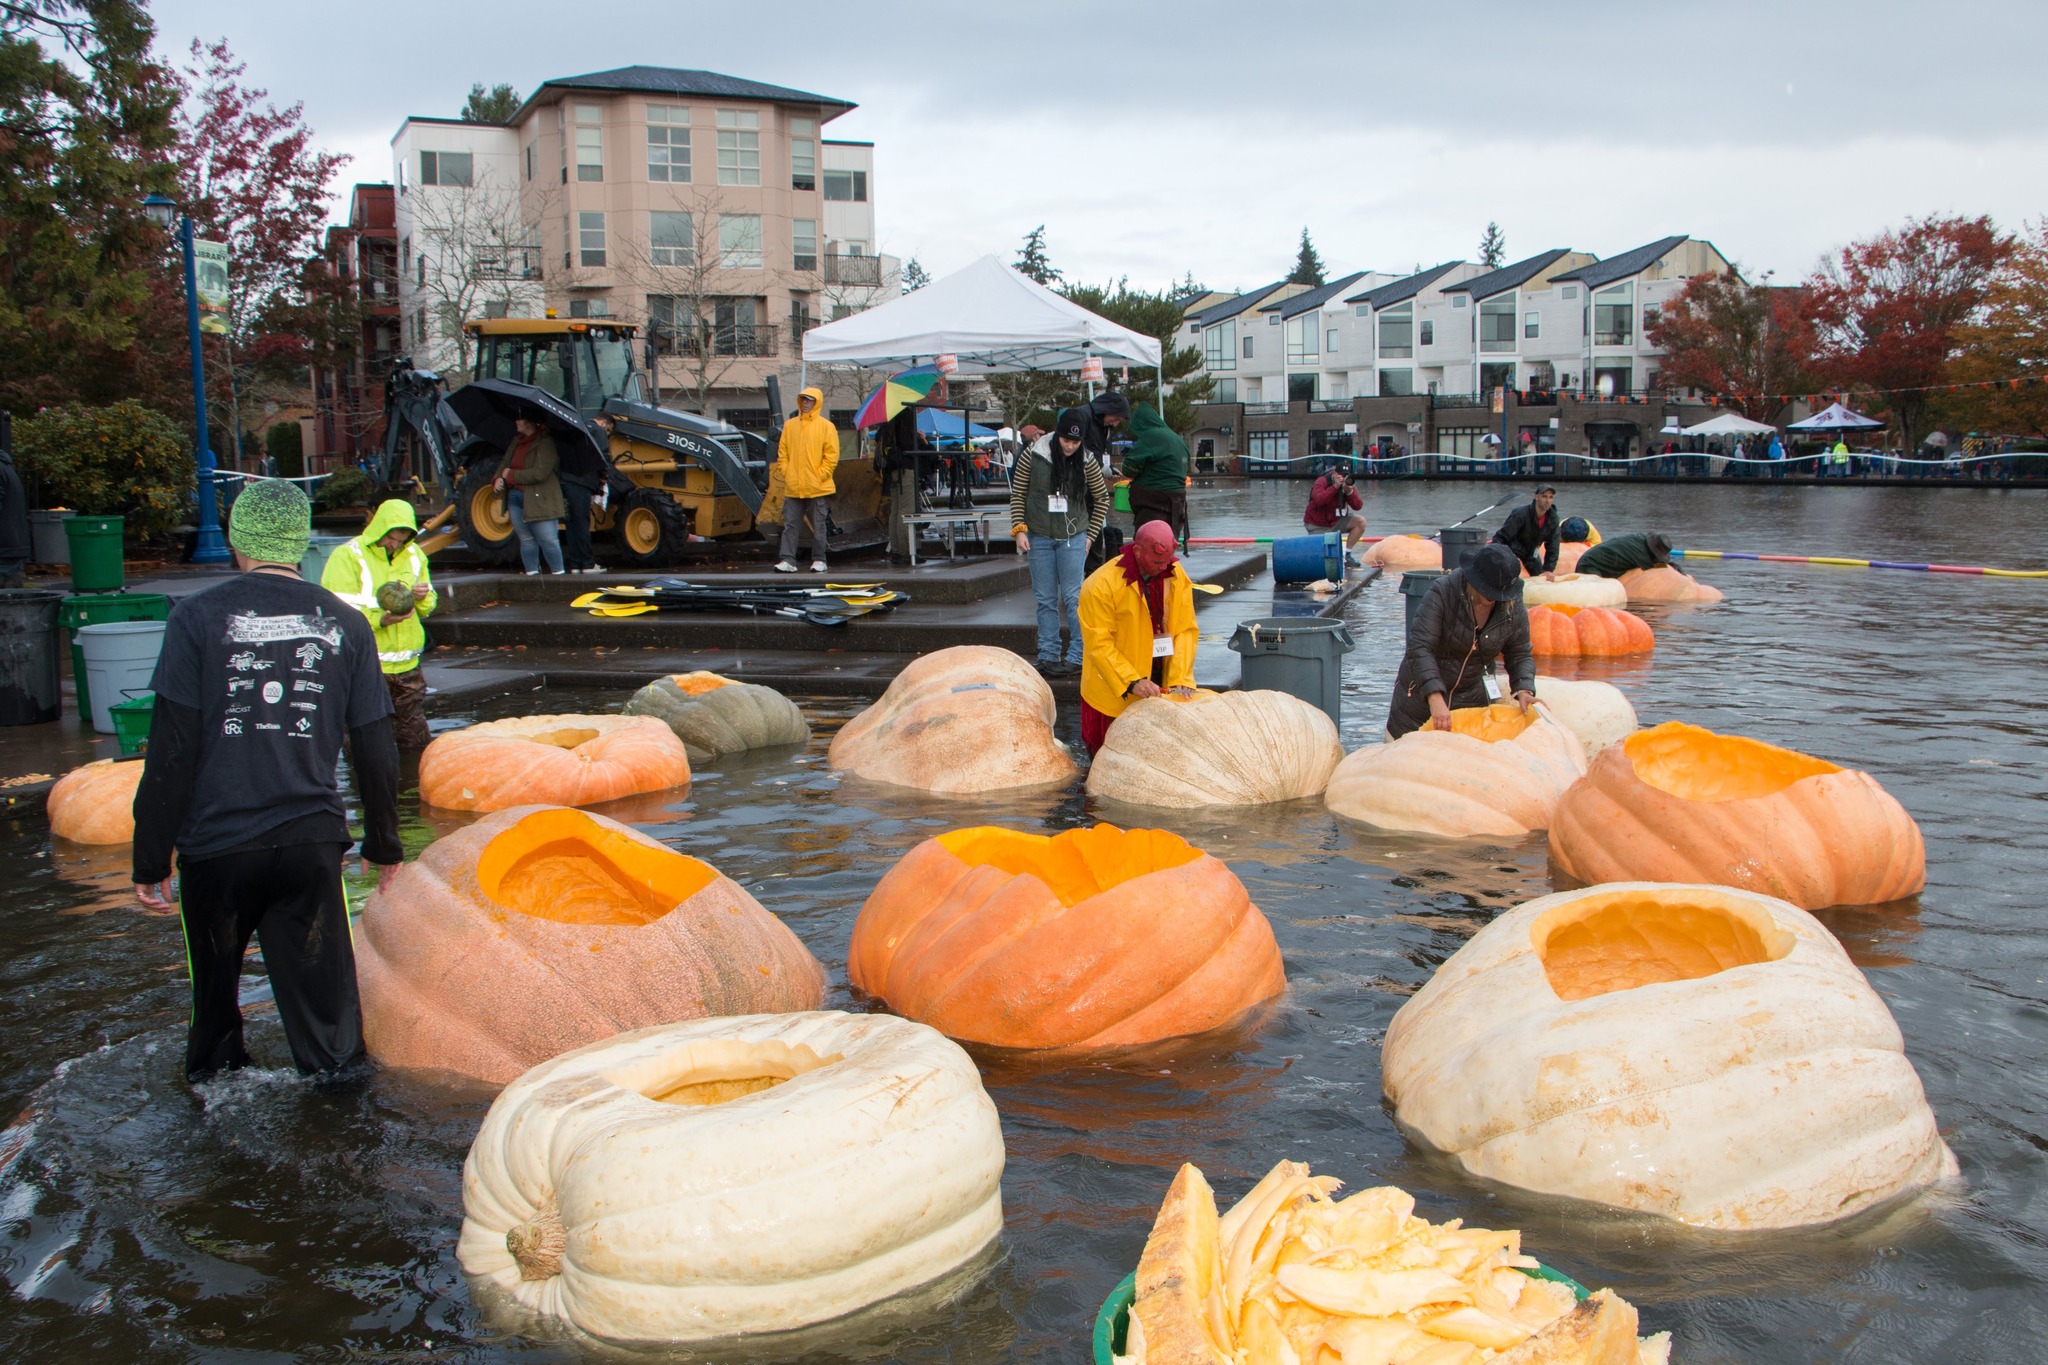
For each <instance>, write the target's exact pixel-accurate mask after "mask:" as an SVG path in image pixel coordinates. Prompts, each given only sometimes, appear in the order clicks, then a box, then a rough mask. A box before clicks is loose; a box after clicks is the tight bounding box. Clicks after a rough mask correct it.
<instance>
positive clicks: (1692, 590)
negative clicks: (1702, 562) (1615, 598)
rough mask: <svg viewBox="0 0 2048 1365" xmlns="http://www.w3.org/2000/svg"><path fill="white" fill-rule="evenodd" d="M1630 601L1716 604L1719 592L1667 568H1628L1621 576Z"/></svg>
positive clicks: (1719, 597)
mask: <svg viewBox="0 0 2048 1365" xmlns="http://www.w3.org/2000/svg"><path fill="white" fill-rule="evenodd" d="M1621 586H1622V587H1624V588H1626V589H1627V590H1628V600H1629V601H1631V602H1718V601H1720V600H1721V590H1720V589H1719V588H1716V587H1714V586H1712V585H1711V584H1707V583H1702V582H1700V581H1699V580H1698V579H1697V578H1694V577H1693V576H1692V575H1691V574H1688V573H1681V572H1679V571H1678V570H1677V569H1674V568H1672V567H1671V566H1670V565H1668V564H1666V565H1662V566H1660V567H1658V568H1655V569H1630V570H1629V571H1628V572H1627V573H1625V574H1623V575H1622V576H1621Z"/></svg>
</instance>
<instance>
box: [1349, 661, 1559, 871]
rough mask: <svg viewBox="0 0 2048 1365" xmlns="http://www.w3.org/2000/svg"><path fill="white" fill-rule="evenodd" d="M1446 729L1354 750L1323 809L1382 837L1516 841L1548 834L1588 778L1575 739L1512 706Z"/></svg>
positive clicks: (1455, 721) (1466, 711) (1460, 712)
mask: <svg viewBox="0 0 2048 1365" xmlns="http://www.w3.org/2000/svg"><path fill="white" fill-rule="evenodd" d="M1539 695H1540V694H1539ZM1451 724H1452V727H1453V728H1452V729H1450V730H1437V729H1434V728H1431V727H1429V726H1424V727H1423V728H1422V729H1420V730H1412V731H1410V732H1409V733H1407V734H1405V735H1403V736H1401V737H1400V738H1399V739H1397V740H1393V741H1391V742H1389V743H1386V744H1372V745H1367V746H1366V747H1365V748H1363V749H1360V750H1358V751H1357V752H1356V753H1354V754H1352V755H1351V756H1350V757H1349V758H1347V759H1345V760H1344V761H1343V762H1342V763H1340V764H1338V765H1337V771H1336V773H1335V775H1333V776H1332V777H1331V778H1330V789H1329V790H1328V791H1327V792H1325V793H1324V794H1323V803H1324V804H1325V805H1327V806H1328V807H1329V808H1330V809H1331V810H1333V811H1335V812H1336V813H1337V814H1339V815H1342V816H1344V817H1346V818H1347V819H1351V820H1358V821H1361V822H1363V823H1365V824H1368V825H1373V826H1376V827H1378V828H1380V829H1395V830H1410V831H1413V832H1415V833H1418V834H1438V835H1443V836H1445V837H1448V838H1454V839H1463V838H1474V837H1480V836H1485V837H1490V838H1499V839H1519V838H1521V837H1522V836H1524V835H1526V834H1529V833H1532V832H1533V831H1536V830H1540V829H1544V828H1547V827H1548V826H1549V824H1550V813H1551V811H1552V810H1553V809H1554V808H1555V807H1556V805H1557V801H1558V798H1559V797H1561V796H1563V795H1564V793H1565V789H1566V788H1567V787H1569V786H1571V785H1572V783H1573V782H1575V781H1577V780H1578V778H1579V775H1580V774H1581V773H1583V772H1585V771H1586V753H1585V749H1584V747H1583V746H1582V745H1581V744H1580V743H1579V740H1578V737H1577V736H1576V735H1574V734H1573V733H1572V732H1571V731H1570V730H1568V729H1566V728H1565V727H1564V726H1562V725H1559V724H1555V723H1553V722H1551V721H1546V720H1543V719H1541V718H1540V717H1539V716H1537V715H1536V714H1535V713H1534V712H1531V713H1529V714H1527V715H1524V714H1523V712H1522V708H1521V707H1519V706H1517V705H1515V704H1514V703H1513V702H1496V703H1494V704H1493V705H1491V706H1471V707H1460V708H1459V709H1457V710H1455V711H1452V712H1451Z"/></svg>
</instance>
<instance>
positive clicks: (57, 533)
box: [28, 511, 78, 564]
mask: <svg viewBox="0 0 2048 1365" xmlns="http://www.w3.org/2000/svg"><path fill="white" fill-rule="evenodd" d="M77 515H78V514H77V513H76V512H68V511H55V512H31V513H29V514H28V557H29V559H30V560H32V561H33V562H35V563H37V564H69V563H70V562H71V542H70V541H69V540H67V539H66V538H65V536H64V523H65V522H67V521H69V520H71V518H73V517H74V516H77Z"/></svg>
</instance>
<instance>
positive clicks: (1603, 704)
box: [1536, 673, 1636, 761]
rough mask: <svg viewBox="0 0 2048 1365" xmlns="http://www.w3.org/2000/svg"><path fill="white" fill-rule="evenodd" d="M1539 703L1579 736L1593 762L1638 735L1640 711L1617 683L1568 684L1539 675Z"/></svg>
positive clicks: (1553, 718) (1556, 719) (1537, 693)
mask: <svg viewBox="0 0 2048 1365" xmlns="http://www.w3.org/2000/svg"><path fill="white" fill-rule="evenodd" d="M1536 700H1537V701H1539V702H1542V703H1543V709H1544V710H1545V711H1547V712H1549V713H1550V718H1551V719H1552V720H1554V721H1556V722H1557V723H1558V724H1559V725H1562V726H1563V727H1564V728H1565V729H1567V730H1569V731H1571V732H1572V733H1573V734H1575V735H1577V736H1578V737H1579V743H1580V744H1582V745H1584V746H1585V749H1586V757H1587V759H1588V760H1589V761H1590V760H1591V759H1592V757H1593V755H1595V754H1597V753H1599V752H1600V751H1601V750H1602V749H1605V748H1606V747H1607V746H1608V745H1610V744H1614V743H1618V742H1619V741H1621V740H1624V739H1627V738H1628V737H1629V736H1630V735H1632V734H1634V733H1635V732H1636V709H1635V707H1633V706H1631V705H1629V702H1628V698H1627V697H1626V696H1625V695H1623V693H1622V690H1621V689H1620V688H1618V687H1616V686H1615V685H1614V684H1613V683H1604V682H1593V681H1582V682H1566V681H1565V680H1564V679H1562V678H1547V677H1544V676H1543V675H1542V674H1540V673H1539V674H1537V675H1536Z"/></svg>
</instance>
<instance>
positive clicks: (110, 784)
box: [47, 758, 142, 844]
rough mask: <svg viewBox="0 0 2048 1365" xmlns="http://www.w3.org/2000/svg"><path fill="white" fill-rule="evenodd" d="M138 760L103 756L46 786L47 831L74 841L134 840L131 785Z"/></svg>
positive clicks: (139, 776) (137, 777) (137, 776)
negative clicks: (48, 816) (49, 786)
mask: <svg viewBox="0 0 2048 1365" xmlns="http://www.w3.org/2000/svg"><path fill="white" fill-rule="evenodd" d="M141 781H142V760H140V759H133V758H131V759H116V758H103V759H100V760H99V761H98V762H96V763H88V764H86V765H85V766H84V767H82V768H73V769H72V770H71V771H70V772H68V773H66V774H64V776H62V777H60V778H58V779H57V784H56V785H55V786H53V787H51V788H50V795H49V800H48V803H47V808H48V810H49V815H50V833H52V834H54V835H56V836H57V837H58V838H59V839H69V840H70V841H71V842H72V843H74V844H127V843H133V842H134V840H135V788H136V786H137V785H138V784H140V783H141Z"/></svg>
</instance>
